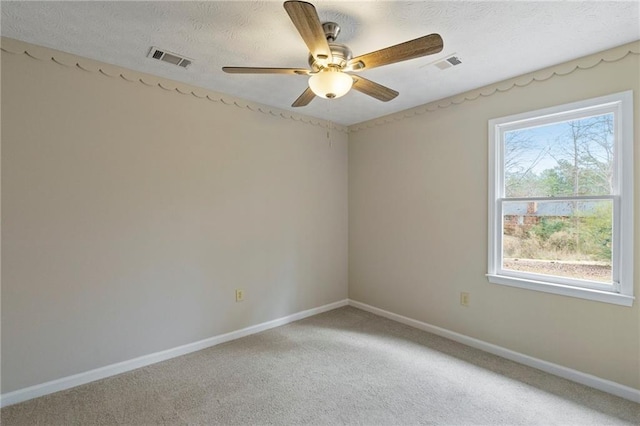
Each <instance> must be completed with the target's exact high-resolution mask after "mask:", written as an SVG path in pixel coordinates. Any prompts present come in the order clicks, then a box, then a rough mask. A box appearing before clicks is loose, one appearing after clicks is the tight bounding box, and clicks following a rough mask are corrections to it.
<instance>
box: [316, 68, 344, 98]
mask: <svg viewBox="0 0 640 426" xmlns="http://www.w3.org/2000/svg"><path fill="white" fill-rule="evenodd" d="M352 85H353V78H351V76H350V75H349V74H345V73H343V72H341V71H337V70H332V69H326V70H323V71H320V72H319V73H317V74H314V75H312V76H311V77H310V78H309V87H310V88H311V90H312V91H313V93H315V94H316V96H320V97H321V98H325V99H335V98H339V97H340V96H344V95H346V94H347V92H348V91H349V90H350V89H351V86H352Z"/></svg>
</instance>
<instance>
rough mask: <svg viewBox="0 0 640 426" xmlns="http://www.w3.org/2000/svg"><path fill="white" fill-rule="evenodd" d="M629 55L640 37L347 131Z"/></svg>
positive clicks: (638, 45) (639, 47) (638, 48)
mask: <svg viewBox="0 0 640 426" xmlns="http://www.w3.org/2000/svg"><path fill="white" fill-rule="evenodd" d="M629 55H640V40H639V41H634V42H631V43H627V44H624V45H622V46H618V47H614V48H613V49H609V50H605V51H603V52H598V53H594V54H592V55H588V56H584V57H582V58H578V59H574V60H572V61H569V62H564V63H562V64H558V65H553V66H551V67H547V68H543V69H541V70H537V71H534V72H531V73H527V74H523V75H521V76H518V77H514V78H510V79H508V80H504V81H501V82H498V83H493V84H490V85H488V86H484V87H481V88H478V89H474V90H470V91H468V92H465V93H462V94H459V95H455V96H451V97H448V98H444V99H440V100H437V101H434V102H431V103H428V104H425V105H421V106H418V107H414V108H410V109H406V110H404V111H400V112H397V113H394V114H390V115H387V116H384V117H380V118H375V119H373V120H368V121H364V122H362V123H358V124H354V125H352V126H349V133H353V132H358V131H360V130H364V129H370V128H373V127H377V126H381V125H384V124H389V123H393V122H397V121H401V120H404V119H407V118H411V117H415V116H418V115H423V114H426V113H428V112H433V111H436V110H438V109H443V108H448V107H450V106H452V105H460V104H462V103H463V102H468V101H474V100H476V99H478V98H480V97H488V96H492V95H494V94H496V93H498V92H507V91H509V90H511V89H513V88H514V87H525V86H528V85H529V84H531V83H533V82H534V81H535V82H541V81H545V80H549V79H550V78H552V77H556V76H565V75H568V74H571V73H573V72H575V71H577V70H587V69H590V68H594V67H596V66H598V65H600V64H602V63H611V62H618V61H621V60H622V59H624V58H626V57H627V56H629Z"/></svg>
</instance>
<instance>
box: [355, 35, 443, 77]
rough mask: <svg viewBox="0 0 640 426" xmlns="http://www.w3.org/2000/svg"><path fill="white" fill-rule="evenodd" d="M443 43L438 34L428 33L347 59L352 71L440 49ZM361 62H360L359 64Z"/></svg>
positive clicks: (424, 54)
mask: <svg viewBox="0 0 640 426" xmlns="http://www.w3.org/2000/svg"><path fill="white" fill-rule="evenodd" d="M443 46H444V44H443V42H442V37H440V35H439V34H429V35H426V36H424V37H420V38H417V39H415V40H411V41H405V42H404V43H400V44H396V45H395V46H390V47H387V48H385V49H381V50H377V51H375V52H371V53H367V54H365V55H360V56H357V57H355V58H353V59H351V60H350V61H349V65H350V66H352V67H353V70H354V71H357V70H361V69H364V68H367V69H368V68H374V67H379V66H382V65H388V64H393V63H396V62H400V61H406V60H408V59H414V58H419V57H421V56H427V55H432V54H434V53H438V52H440V51H442V48H443ZM359 63H361V64H359Z"/></svg>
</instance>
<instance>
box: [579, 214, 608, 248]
mask: <svg viewBox="0 0 640 426" xmlns="http://www.w3.org/2000/svg"><path fill="white" fill-rule="evenodd" d="M611 215H612V205H611V203H602V204H599V205H598V206H597V207H596V208H595V209H594V211H593V212H590V214H588V215H584V216H583V217H582V218H581V225H582V226H581V227H580V234H579V235H580V242H581V246H582V249H583V250H584V252H585V253H588V254H590V255H591V256H592V257H593V258H594V260H602V261H611V226H612V218H611Z"/></svg>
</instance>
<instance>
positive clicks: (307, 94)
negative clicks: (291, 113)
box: [222, 0, 443, 107]
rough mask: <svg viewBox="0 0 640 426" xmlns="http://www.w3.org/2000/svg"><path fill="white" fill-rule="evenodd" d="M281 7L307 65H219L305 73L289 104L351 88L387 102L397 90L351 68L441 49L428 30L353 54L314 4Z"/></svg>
mask: <svg viewBox="0 0 640 426" xmlns="http://www.w3.org/2000/svg"><path fill="white" fill-rule="evenodd" d="M284 9H285V10H286V11H287V13H288V14H289V17H290V18H291V21H293V24H294V25H295V27H296V28H297V30H298V32H299V33H300V35H301V36H302V39H303V40H304V42H305V43H306V45H307V47H308V48H309V52H310V53H309V66H310V69H304V68H256V67H222V70H223V71H224V72H227V73H231V74H296V75H305V76H310V77H309V87H308V88H307V89H306V90H305V91H304V92H303V93H302V95H300V96H299V97H298V99H296V100H295V102H294V103H293V104H292V105H291V106H293V107H302V106H305V105H308V104H309V102H311V101H312V100H313V98H314V97H316V96H319V97H322V98H326V99H335V98H339V97H341V96H344V95H345V94H347V92H348V91H349V90H351V88H352V87H353V88H354V89H355V90H357V91H359V92H361V93H364V94H365V95H369V96H371V97H373V98H376V99H378V100H381V101H383V102H387V101H390V100H392V99H393V98H395V97H396V96H398V92H396V91H395V90H392V89H390V88H388V87H385V86H383V85H381V84H378V83H375V82H373V81H371V80H367V79H366V78H364V77H360V76H359V75H356V74H352V72H358V71H362V70H364V69H370V68H374V67H379V66H382V65H388V64H393V63H396V62H401V61H406V60H408V59H414V58H419V57H422V56H426V55H432V54H434V53H438V52H440V51H442V47H443V42H442V37H440V35H439V34H429V35H426V36H423V37H419V38H417V39H415V40H410V41H406V42H404V43H400V44H396V45H394V46H390V47H387V48H385V49H381V50H377V51H375V52H371V53H367V54H364V55H360V56H356V57H353V56H352V54H351V50H350V49H349V48H348V47H347V46H345V45H344V44H338V43H335V40H336V38H337V37H338V34H339V33H340V27H339V26H338V24H336V23H335V22H325V23H320V19H319V18H318V13H317V12H316V8H315V7H314V6H313V5H312V4H311V3H307V2H304V1H293V0H292V1H285V2H284Z"/></svg>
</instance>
